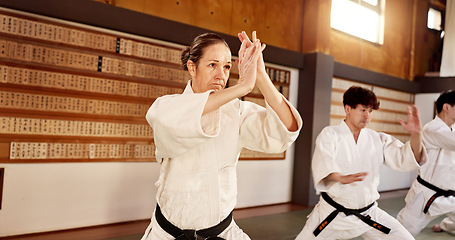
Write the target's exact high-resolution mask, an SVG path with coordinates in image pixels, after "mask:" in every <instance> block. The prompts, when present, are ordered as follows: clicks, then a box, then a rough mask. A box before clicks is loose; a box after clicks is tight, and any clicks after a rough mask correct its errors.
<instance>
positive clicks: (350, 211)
mask: <svg viewBox="0 0 455 240" xmlns="http://www.w3.org/2000/svg"><path fill="white" fill-rule="evenodd" d="M321 195H322V198H323V199H324V200H325V201H326V202H327V203H328V204H330V205H331V206H332V207H334V208H336V210H335V211H333V212H332V213H330V215H329V216H328V217H326V218H325V219H324V220H323V221H322V222H321V224H319V226H318V227H317V228H316V229H315V230H314V231H313V234H314V236H315V237H317V236H318V235H319V233H321V232H322V230H324V228H325V227H327V225H329V223H330V222H332V220H333V219H335V217H336V216H337V215H338V213H340V212H342V213H344V214H346V216H349V215H355V216H356V217H358V218H359V219H360V220H362V221H363V222H364V223H366V224H368V225H369V226H371V227H373V228H375V229H377V230H379V231H381V232H383V233H385V234H389V232H390V228H388V227H386V226H384V225H382V224H379V223H377V222H376V221H373V220H371V217H370V216H364V215H362V214H360V213H362V212H365V211H366V210H368V209H370V208H371V207H372V206H373V205H374V203H372V204H370V205H368V206H366V207H364V208H361V209H349V208H345V207H343V206H342V205H341V204H339V203H337V202H335V201H333V199H332V198H330V197H329V195H328V194H327V193H325V192H321Z"/></svg>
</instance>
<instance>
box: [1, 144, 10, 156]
mask: <svg viewBox="0 0 455 240" xmlns="http://www.w3.org/2000/svg"><path fill="white" fill-rule="evenodd" d="M9 151H10V143H9V142H0V159H9Z"/></svg>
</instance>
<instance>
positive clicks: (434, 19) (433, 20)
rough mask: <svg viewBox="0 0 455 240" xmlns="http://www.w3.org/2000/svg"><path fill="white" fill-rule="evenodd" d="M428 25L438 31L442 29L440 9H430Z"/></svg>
mask: <svg viewBox="0 0 455 240" xmlns="http://www.w3.org/2000/svg"><path fill="white" fill-rule="evenodd" d="M427 27H428V28H431V29H435V30H438V31H441V30H442V26H441V12H440V11H438V10H436V9H434V8H430V9H428V20H427Z"/></svg>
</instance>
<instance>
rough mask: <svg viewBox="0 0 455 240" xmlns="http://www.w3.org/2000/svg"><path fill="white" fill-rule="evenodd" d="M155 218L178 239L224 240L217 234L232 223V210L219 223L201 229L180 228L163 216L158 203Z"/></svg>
mask: <svg viewBox="0 0 455 240" xmlns="http://www.w3.org/2000/svg"><path fill="white" fill-rule="evenodd" d="M155 218H156V221H157V222H158V224H159V225H160V227H161V228H162V229H163V230H164V231H166V232H167V233H169V234H171V235H172V236H173V237H175V239H176V240H205V239H207V240H224V239H223V238H220V237H217V236H218V235H219V234H220V233H222V232H223V231H224V230H225V229H226V228H227V227H228V226H229V224H231V221H232V212H231V213H230V214H229V216H227V217H226V218H225V219H224V220H223V221H221V222H220V223H218V224H217V225H215V226H213V227H210V228H206V229H201V230H186V229H185V230H182V229H180V228H178V227H177V226H175V225H174V224H172V223H171V222H169V221H168V220H167V219H166V218H165V217H164V216H163V214H162V213H161V209H160V206H158V204H157V205H156V210H155Z"/></svg>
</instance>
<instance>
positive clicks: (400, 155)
mask: <svg viewBox="0 0 455 240" xmlns="http://www.w3.org/2000/svg"><path fill="white" fill-rule="evenodd" d="M379 136H380V138H381V141H382V143H383V150H384V164H385V165H386V166H388V167H390V168H392V169H394V170H397V171H403V172H409V171H413V170H416V169H418V168H419V164H418V163H417V161H416V159H415V157H414V153H413V152H412V148H411V142H410V141H407V142H406V143H405V144H403V143H402V142H401V141H400V140H398V139H396V138H395V137H393V136H391V135H389V134H386V133H382V132H380V133H379ZM422 151H423V153H422V157H423V159H421V162H425V161H426V158H427V154H426V151H425V148H422Z"/></svg>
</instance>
